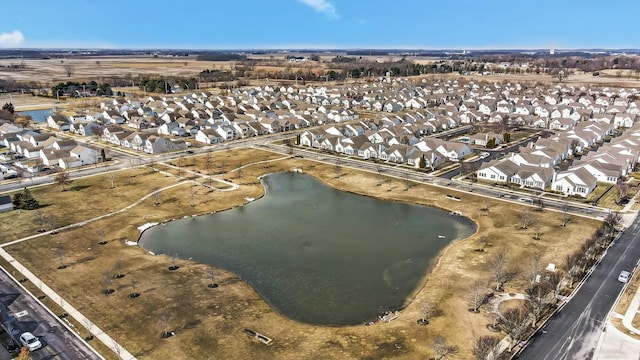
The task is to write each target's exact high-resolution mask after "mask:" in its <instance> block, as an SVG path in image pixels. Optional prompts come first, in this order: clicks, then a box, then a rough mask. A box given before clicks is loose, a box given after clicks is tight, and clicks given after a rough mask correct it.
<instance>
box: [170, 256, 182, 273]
mask: <svg viewBox="0 0 640 360" xmlns="http://www.w3.org/2000/svg"><path fill="white" fill-rule="evenodd" d="M179 268H180V266H178V254H173V255H172V256H171V266H169V270H178V269H179Z"/></svg>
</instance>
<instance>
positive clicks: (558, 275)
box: [547, 269, 563, 300]
mask: <svg viewBox="0 0 640 360" xmlns="http://www.w3.org/2000/svg"><path fill="white" fill-rule="evenodd" d="M562 280H563V273H562V272H561V271H560V270H558V269H556V271H554V272H552V273H550V274H549V275H547V282H548V283H549V287H550V288H551V291H552V292H553V299H554V300H557V299H558V295H560V290H561V285H562Z"/></svg>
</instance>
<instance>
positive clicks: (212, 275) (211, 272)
mask: <svg viewBox="0 0 640 360" xmlns="http://www.w3.org/2000/svg"><path fill="white" fill-rule="evenodd" d="M207 275H209V280H211V283H209V287H210V288H217V287H218V284H216V268H215V267H213V265H210V266H209V269H208V271H207Z"/></svg>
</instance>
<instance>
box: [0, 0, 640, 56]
mask: <svg viewBox="0 0 640 360" xmlns="http://www.w3.org/2000/svg"><path fill="white" fill-rule="evenodd" d="M638 13H640V1H632V0H608V1H596V0H553V1H550V0H535V1H523V0H456V1H442V0H440V1H435V0H393V1H387V0H233V1H228V0H180V1H175V0H172V1H165V0H155V1H150V0H126V1H125V0H109V1H95V0H82V1H79V0H55V1H52V0H22V1H8V2H5V3H3V4H2V11H1V12H0V47H2V48H34V47H47V48H181V49H264V48H410V49H532V48H558V49H569V48H640V36H638V35H639V34H640V30H638V28H637V19H636V17H637V14H638Z"/></svg>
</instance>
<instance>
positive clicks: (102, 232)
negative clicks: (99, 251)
mask: <svg viewBox="0 0 640 360" xmlns="http://www.w3.org/2000/svg"><path fill="white" fill-rule="evenodd" d="M104 235H105V233H104V228H100V229H98V236H100V241H99V242H98V244H100V245H104V244H106V243H107V241H106V240H105V239H104Z"/></svg>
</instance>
